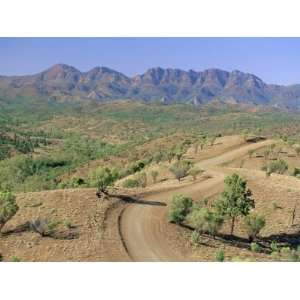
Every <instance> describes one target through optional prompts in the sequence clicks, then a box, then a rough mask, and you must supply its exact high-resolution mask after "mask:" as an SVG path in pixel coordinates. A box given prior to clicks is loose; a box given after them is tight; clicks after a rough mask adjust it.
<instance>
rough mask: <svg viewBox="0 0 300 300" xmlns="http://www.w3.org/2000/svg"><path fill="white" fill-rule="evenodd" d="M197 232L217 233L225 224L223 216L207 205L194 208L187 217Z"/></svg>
mask: <svg viewBox="0 0 300 300" xmlns="http://www.w3.org/2000/svg"><path fill="white" fill-rule="evenodd" d="M187 219H188V222H189V223H190V224H191V225H192V226H193V227H194V228H195V230H196V231H197V232H200V233H208V234H210V235H212V236H214V235H216V233H217V232H218V231H219V229H220V227H221V226H222V224H223V218H222V217H221V216H220V215H219V214H218V213H216V212H214V211H211V210H209V209H208V208H206V207H198V208H194V209H193V210H192V212H191V213H190V214H189V215H188V217H187Z"/></svg>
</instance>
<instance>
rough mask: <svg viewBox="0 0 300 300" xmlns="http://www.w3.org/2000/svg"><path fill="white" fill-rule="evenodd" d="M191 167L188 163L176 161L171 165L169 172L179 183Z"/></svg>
mask: <svg viewBox="0 0 300 300" xmlns="http://www.w3.org/2000/svg"><path fill="white" fill-rule="evenodd" d="M191 167H192V163H191V162H190V161H186V160H183V161H178V162H176V163H174V164H173V165H172V167H171V168H170V171H171V172H172V173H173V174H174V176H175V178H176V179H177V180H178V181H179V182H180V180H181V179H182V178H184V177H186V176H187V175H188V173H189V170H190V169H191Z"/></svg>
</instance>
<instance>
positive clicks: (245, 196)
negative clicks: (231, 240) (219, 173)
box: [216, 174, 255, 235]
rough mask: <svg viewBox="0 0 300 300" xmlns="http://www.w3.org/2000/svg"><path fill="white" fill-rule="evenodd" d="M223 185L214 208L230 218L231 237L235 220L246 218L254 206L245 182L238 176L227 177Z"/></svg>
mask: <svg viewBox="0 0 300 300" xmlns="http://www.w3.org/2000/svg"><path fill="white" fill-rule="evenodd" d="M224 183H225V189H224V191H223V193H222V194H221V197H220V199H219V200H218V201H217V203H216V207H217V209H218V211H219V213H220V214H221V215H223V216H227V217H229V218H231V230H230V233H231V235H233V232H234V225H235V221H236V218H237V217H239V216H247V215H248V214H249V212H250V210H251V208H254V206H255V205H254V200H253V199H252V198H251V196H252V193H251V191H250V190H249V189H248V188H247V182H246V180H244V179H242V178H241V177H240V176H239V175H237V174H233V175H232V176H227V177H226V178H225V181H224Z"/></svg>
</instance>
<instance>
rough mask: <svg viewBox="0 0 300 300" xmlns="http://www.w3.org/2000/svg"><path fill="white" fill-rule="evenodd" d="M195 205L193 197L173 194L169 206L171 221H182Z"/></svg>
mask: <svg viewBox="0 0 300 300" xmlns="http://www.w3.org/2000/svg"><path fill="white" fill-rule="evenodd" d="M192 206H193V200H192V198H189V197H186V196H184V195H181V194H179V195H175V196H173V199H172V202H171V204H170V208H169V221H170V222H172V223H177V224H179V223H182V222H183V221H184V220H185V218H186V216H187V215H188V213H189V212H190V210H191V208H192Z"/></svg>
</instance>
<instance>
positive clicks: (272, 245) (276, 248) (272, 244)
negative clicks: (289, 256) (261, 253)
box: [270, 241, 279, 252]
mask: <svg viewBox="0 0 300 300" xmlns="http://www.w3.org/2000/svg"><path fill="white" fill-rule="evenodd" d="M270 248H271V250H272V252H278V250H279V248H278V245H277V242H275V241H272V243H271V245H270Z"/></svg>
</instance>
